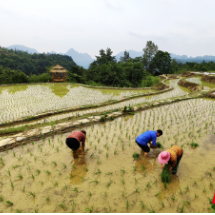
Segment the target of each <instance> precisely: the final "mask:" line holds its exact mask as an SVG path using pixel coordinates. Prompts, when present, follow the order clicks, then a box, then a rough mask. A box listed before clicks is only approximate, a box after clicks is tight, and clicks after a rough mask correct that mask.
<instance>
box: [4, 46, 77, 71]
mask: <svg viewBox="0 0 215 215" xmlns="http://www.w3.org/2000/svg"><path fill="white" fill-rule="evenodd" d="M57 63H58V64H60V65H61V66H63V67H65V68H66V69H67V70H69V69H70V68H71V66H75V65H76V63H75V62H74V61H73V59H72V58H71V57H70V56H67V55H60V54H45V53H43V54H36V53H34V54H33V55H32V54H29V53H27V52H23V51H18V50H9V49H5V48H2V47H0V65H1V66H3V67H4V68H10V69H13V70H21V71H23V72H24V73H25V74H26V75H30V74H36V75H39V74H42V73H44V72H46V68H47V67H50V66H55V65H56V64H57Z"/></svg>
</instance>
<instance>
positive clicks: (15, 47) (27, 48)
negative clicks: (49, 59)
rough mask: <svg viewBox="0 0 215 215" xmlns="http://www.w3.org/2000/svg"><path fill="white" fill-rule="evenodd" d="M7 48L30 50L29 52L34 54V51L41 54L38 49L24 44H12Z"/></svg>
mask: <svg viewBox="0 0 215 215" xmlns="http://www.w3.org/2000/svg"><path fill="white" fill-rule="evenodd" d="M6 48H7V49H13V50H20V51H24V52H28V53H29V54H34V53H37V54H39V52H38V51H37V50H36V49H32V48H29V47H27V46H23V45H12V46H8V47H6Z"/></svg>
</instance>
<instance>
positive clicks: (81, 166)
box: [70, 155, 87, 184]
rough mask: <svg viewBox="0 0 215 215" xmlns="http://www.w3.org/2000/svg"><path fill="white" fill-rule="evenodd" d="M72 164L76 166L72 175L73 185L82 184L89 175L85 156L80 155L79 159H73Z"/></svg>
mask: <svg viewBox="0 0 215 215" xmlns="http://www.w3.org/2000/svg"><path fill="white" fill-rule="evenodd" d="M71 163H72V165H74V168H73V169H72V172H71V174H70V176H71V177H70V178H71V179H70V181H71V184H81V183H82V182H83V181H84V178H85V176H86V174H87V171H86V168H87V162H86V160H85V156H84V155H79V158H77V159H73V160H72V162H71Z"/></svg>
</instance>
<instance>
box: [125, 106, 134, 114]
mask: <svg viewBox="0 0 215 215" xmlns="http://www.w3.org/2000/svg"><path fill="white" fill-rule="evenodd" d="M122 112H123V113H129V114H131V115H134V108H133V107H131V106H130V104H129V106H128V107H127V106H124V108H123V110H122Z"/></svg>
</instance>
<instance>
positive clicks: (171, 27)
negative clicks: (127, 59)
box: [0, 0, 215, 58]
mask: <svg viewBox="0 0 215 215" xmlns="http://www.w3.org/2000/svg"><path fill="white" fill-rule="evenodd" d="M148 40H152V41H153V42H154V43H155V44H157V45H158V47H159V49H160V50H163V51H168V52H171V53H175V54H178V55H182V54H184V55H188V56H192V57H196V56H203V55H215V0H58V1H56V0H0V46H3V47H6V46H10V45H14V44H18V45H25V46H28V47H30V48H35V49H37V51H39V52H50V51H52V50H53V51H56V52H59V53H60V52H62V53H65V52H67V51H68V49H70V48H74V49H75V50H76V51H78V52H81V53H88V54H90V55H91V56H92V57H93V58H94V56H95V55H98V54H99V50H100V49H102V48H103V49H106V48H107V47H110V48H111V49H112V51H113V54H114V55H116V54H118V53H119V52H120V51H124V50H130V49H132V50H136V51H141V50H142V49H143V48H144V47H145V45H146V42H147V41H148Z"/></svg>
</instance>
